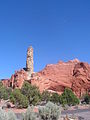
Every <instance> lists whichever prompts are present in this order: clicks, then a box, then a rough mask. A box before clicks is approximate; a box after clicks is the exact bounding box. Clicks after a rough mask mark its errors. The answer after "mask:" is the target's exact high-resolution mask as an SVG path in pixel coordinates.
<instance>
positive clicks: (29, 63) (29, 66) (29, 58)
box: [26, 46, 34, 79]
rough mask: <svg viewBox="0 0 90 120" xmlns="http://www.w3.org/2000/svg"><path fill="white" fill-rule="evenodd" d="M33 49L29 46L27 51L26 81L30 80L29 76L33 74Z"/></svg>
mask: <svg viewBox="0 0 90 120" xmlns="http://www.w3.org/2000/svg"><path fill="white" fill-rule="evenodd" d="M33 64H34V62H33V48H32V46H30V47H29V48H28V50H27V61H26V69H27V72H28V79H30V78H31V74H32V73H33Z"/></svg>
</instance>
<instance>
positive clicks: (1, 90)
mask: <svg viewBox="0 0 90 120" xmlns="http://www.w3.org/2000/svg"><path fill="white" fill-rule="evenodd" d="M8 98H9V94H8V91H7V88H6V87H4V86H2V87H0V99H4V100H7V99H8Z"/></svg>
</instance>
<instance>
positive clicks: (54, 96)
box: [50, 93, 60, 103]
mask: <svg viewBox="0 0 90 120" xmlns="http://www.w3.org/2000/svg"><path fill="white" fill-rule="evenodd" d="M50 101H52V102H53V103H59V102H60V95H59V94H57V93H52V96H51V98H50Z"/></svg>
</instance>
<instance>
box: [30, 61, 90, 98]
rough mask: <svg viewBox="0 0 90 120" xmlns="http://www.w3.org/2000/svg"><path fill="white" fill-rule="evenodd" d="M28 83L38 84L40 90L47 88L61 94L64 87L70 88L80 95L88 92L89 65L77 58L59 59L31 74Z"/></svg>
mask: <svg viewBox="0 0 90 120" xmlns="http://www.w3.org/2000/svg"><path fill="white" fill-rule="evenodd" d="M30 83H31V84H33V85H36V86H38V87H39V89H40V91H41V92H42V91H43V90H48V91H51V92H57V93H59V94H61V93H62V92H63V91H64V89H65V88H66V87H67V88H71V89H72V90H73V92H74V93H75V94H76V95H77V96H78V97H80V96H81V95H82V94H84V93H86V92H87V91H88V92H90V65H89V64H87V63H84V62H80V61H79V60H77V59H75V60H72V61H68V62H62V61H59V62H58V63H57V64H50V65H47V66H46V67H45V68H44V69H43V70H42V71H40V72H38V73H35V74H32V79H31V80H30Z"/></svg>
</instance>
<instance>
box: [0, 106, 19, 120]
mask: <svg viewBox="0 0 90 120" xmlns="http://www.w3.org/2000/svg"><path fill="white" fill-rule="evenodd" d="M0 120H17V118H16V116H15V114H14V113H13V112H12V111H9V112H6V111H4V110H3V109H2V108H0Z"/></svg>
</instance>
